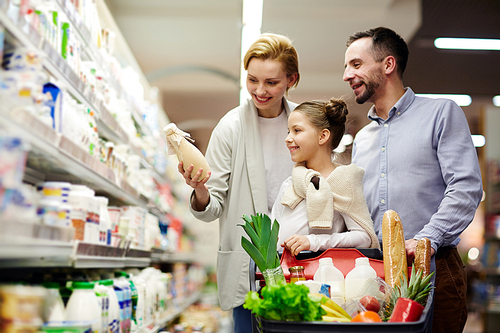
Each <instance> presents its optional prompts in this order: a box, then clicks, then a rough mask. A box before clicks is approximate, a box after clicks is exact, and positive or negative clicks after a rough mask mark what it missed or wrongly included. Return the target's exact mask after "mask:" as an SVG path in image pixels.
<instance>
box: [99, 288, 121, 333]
mask: <svg viewBox="0 0 500 333" xmlns="http://www.w3.org/2000/svg"><path fill="white" fill-rule="evenodd" d="M99 283H100V284H101V285H103V286H105V287H106V288H107V289H108V300H109V308H108V329H107V332H109V333H119V330H120V304H119V303H118V297H117V296H116V293H115V289H114V288H113V280H111V279H110V280H102V281H100V282H99Z"/></svg>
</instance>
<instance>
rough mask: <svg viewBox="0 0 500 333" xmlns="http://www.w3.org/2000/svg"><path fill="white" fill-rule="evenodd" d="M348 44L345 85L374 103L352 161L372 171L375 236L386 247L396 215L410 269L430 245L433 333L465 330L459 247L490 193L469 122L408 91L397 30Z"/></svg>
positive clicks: (369, 192) (369, 185)
mask: <svg viewBox="0 0 500 333" xmlns="http://www.w3.org/2000/svg"><path fill="white" fill-rule="evenodd" d="M347 46H348V48H347V51H346V53H345V72H344V81H346V82H348V83H349V85H350V86H351V88H352V89H353V91H354V95H355V98H356V102H357V103H359V104H363V103H365V102H371V103H373V104H374V105H373V106H372V108H371V109H370V110H369V112H368V118H369V119H370V120H372V122H371V123H370V124H369V125H367V126H366V127H364V128H363V129H362V130H361V131H359V133H358V134H357V135H356V139H355V141H354V146H353V157H352V162H353V163H355V164H356V165H358V166H360V167H362V168H364V169H365V172H366V173H365V177H364V191H365V196H366V200H367V204H368V208H369V210H370V213H371V215H372V219H373V221H374V227H375V232H376V233H377V236H378V238H379V240H380V241H382V217H383V214H384V212H385V211H387V210H389V209H392V210H394V211H396V212H397V213H398V214H399V215H400V217H401V220H402V222H403V227H404V233H405V239H406V244H405V245H406V252H407V256H408V260H409V263H411V262H412V261H413V259H414V256H415V247H416V244H417V240H418V239H420V238H423V237H427V238H429V239H430V240H431V246H432V250H431V254H432V255H434V254H435V267H436V268H437V270H436V282H435V283H436V284H435V286H436V289H435V294H434V296H435V297H434V316H433V332H462V330H463V328H464V326H465V322H466V320H467V304H466V276H465V270H464V266H463V263H462V261H461V259H460V257H459V255H458V252H457V249H456V245H457V244H458V243H459V242H460V238H459V235H460V234H461V233H462V231H463V230H464V229H465V228H466V227H467V226H468V225H469V224H470V222H471V221H472V219H473V218H474V213H475V211H476V209H477V207H478V205H479V202H480V201H481V197H482V194H483V191H482V183H481V174H480V170H479V164H478V160H477V154H476V151H475V148H474V146H473V143H472V139H471V135H470V131H469V127H468V124H467V119H466V118H465V115H464V113H463V111H462V109H461V108H460V107H459V106H458V105H456V104H455V103H454V102H453V101H451V100H448V99H429V98H423V97H416V96H415V94H414V92H413V91H412V90H411V89H410V88H405V87H404V85H403V73H404V70H405V67H406V63H407V61H408V47H407V45H406V43H405V41H404V40H403V39H402V38H401V37H400V36H399V35H398V34H396V33H395V32H394V31H392V30H390V29H387V28H382V27H380V28H376V29H371V30H368V31H363V32H358V33H356V34H355V35H353V36H351V37H350V38H349V40H348V42H347ZM433 264H434V262H433Z"/></svg>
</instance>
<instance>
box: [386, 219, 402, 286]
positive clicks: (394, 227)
mask: <svg viewBox="0 0 500 333" xmlns="http://www.w3.org/2000/svg"><path fill="white" fill-rule="evenodd" d="M382 248H383V253H384V273H385V282H387V284H389V285H390V286H391V287H394V286H395V285H400V283H401V282H400V279H401V278H402V277H403V275H405V276H406V279H407V278H408V265H407V262H406V247H405V236H404V232H403V224H402V223H401V218H400V217H399V215H398V213H396V212H395V211H393V210H388V211H386V212H385V213H384V217H383V219H382ZM403 279H404V278H403Z"/></svg>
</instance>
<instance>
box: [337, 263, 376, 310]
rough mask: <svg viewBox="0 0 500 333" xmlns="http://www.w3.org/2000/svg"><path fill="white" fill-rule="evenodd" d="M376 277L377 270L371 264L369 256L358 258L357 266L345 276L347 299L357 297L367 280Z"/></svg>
mask: <svg viewBox="0 0 500 333" xmlns="http://www.w3.org/2000/svg"><path fill="white" fill-rule="evenodd" d="M376 277H377V272H376V271H375V269H373V267H372V266H370V260H369V259H368V258H367V257H360V258H356V266H355V267H354V268H353V269H352V270H351V271H350V272H349V273H348V274H347V275H346V277H345V298H346V301H347V300H349V299H352V298H355V297H357V296H358V293H359V292H360V291H361V288H363V286H364V284H365V283H366V281H367V280H368V279H370V278H376Z"/></svg>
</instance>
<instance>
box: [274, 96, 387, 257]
mask: <svg viewBox="0 0 500 333" xmlns="http://www.w3.org/2000/svg"><path fill="white" fill-rule="evenodd" d="M347 113H348V110H347V105H346V104H345V102H344V101H343V100H342V99H331V100H330V101H328V102H323V101H312V102H304V103H302V104H300V105H299V106H298V107H297V108H296V109H295V110H294V111H293V112H292V113H291V115H290V117H289V118H288V131H289V134H288V136H287V138H286V140H285V141H286V145H287V147H288V149H289V151H290V155H291V157H292V161H293V162H295V163H296V164H295V167H294V169H293V171H292V176H291V177H289V178H288V179H287V180H285V182H284V183H283V185H282V186H281V189H280V192H279V194H278V197H277V199H276V202H275V204H274V207H273V210H272V214H271V219H272V220H273V221H274V219H276V220H277V221H278V222H279V223H280V231H279V239H278V244H279V247H283V248H286V249H288V250H289V251H290V252H291V254H292V255H297V254H298V253H299V252H300V251H303V250H311V251H319V250H326V249H328V248H331V247H373V248H379V242H378V239H377V236H376V235H375V232H374V229H373V222H372V220H371V218H370V213H369V212H368V207H367V205H366V201H365V197H364V195H363V175H364V170H363V169H361V168H359V167H357V166H356V165H354V164H350V165H340V164H337V163H334V162H333V160H334V159H333V158H332V157H333V156H332V154H333V149H335V148H337V146H338V145H339V143H340V140H341V139H342V136H343V135H344V131H345V123H346V117H347ZM279 250H281V249H279Z"/></svg>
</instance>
